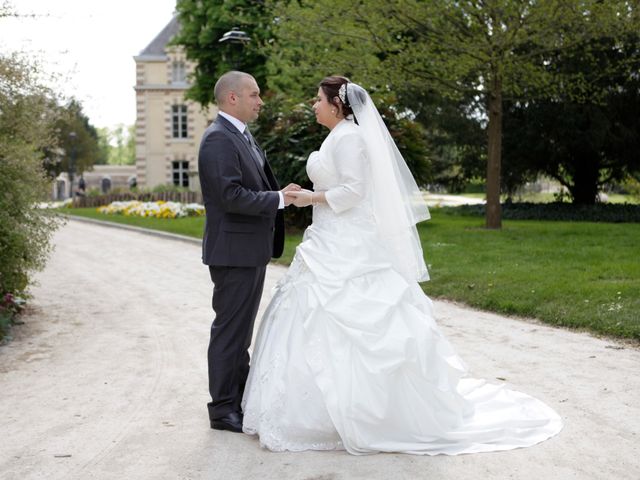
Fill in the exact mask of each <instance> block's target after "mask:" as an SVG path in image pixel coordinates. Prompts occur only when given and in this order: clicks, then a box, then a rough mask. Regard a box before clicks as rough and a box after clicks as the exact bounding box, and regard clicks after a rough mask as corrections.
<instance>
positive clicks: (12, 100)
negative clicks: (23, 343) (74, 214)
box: [0, 55, 58, 335]
mask: <svg viewBox="0 0 640 480" xmlns="http://www.w3.org/2000/svg"><path fill="white" fill-rule="evenodd" d="M34 76H35V73H34V69H33V66H32V65H30V64H28V63H27V62H25V61H24V60H21V59H20V58H18V57H16V56H15V55H14V56H2V55H0V299H7V298H17V297H23V296H24V291H25V289H26V288H27V285H28V283H29V275H30V273H31V272H32V271H33V270H36V269H39V268H42V267H43V266H44V262H45V259H46V256H47V253H48V252H49V250H50V244H49V239H50V237H51V234H52V233H53V230H54V229H55V227H56V225H57V223H58V220H57V217H56V216H55V213H54V212H53V211H51V210H50V209H41V208H38V203H39V202H40V201H42V200H43V199H45V197H46V194H47V192H48V190H49V188H50V182H49V180H48V179H47V178H46V176H45V172H44V168H43V158H42V157H43V154H42V150H43V148H44V147H46V146H51V143H47V142H51V138H52V135H51V132H50V126H51V125H52V123H53V122H52V116H53V113H52V108H51V103H52V102H51V97H50V96H49V92H48V91H47V90H46V89H44V88H43V87H40V86H39V85H38V84H37V83H36V81H35V80H34ZM7 294H11V297H7ZM3 302H4V300H3ZM7 305H8V303H7ZM7 305H4V304H3V312H4V313H3V315H2V322H3V324H4V326H5V327H6V324H7V322H8V321H9V320H8V319H10V318H12V316H13V314H15V309H13V308H12V309H8V308H7ZM7 312H11V314H9V313H7ZM0 335H2V333H1V332H0Z"/></svg>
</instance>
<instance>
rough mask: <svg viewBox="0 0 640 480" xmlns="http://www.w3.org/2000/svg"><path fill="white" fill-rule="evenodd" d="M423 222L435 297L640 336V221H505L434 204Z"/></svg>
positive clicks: (431, 292)
mask: <svg viewBox="0 0 640 480" xmlns="http://www.w3.org/2000/svg"><path fill="white" fill-rule="evenodd" d="M432 215H433V219H432V220H431V221H429V222H425V223H423V224H422V225H421V226H420V236H421V238H422V245H423V249H424V252H425V258H426V259H427V264H429V265H430V274H431V278H432V280H431V281H430V282H427V283H425V284H423V288H424V290H425V292H427V294H429V295H430V296H433V297H441V298H447V299H451V300H457V301H460V302H463V303H466V304H467V305H472V306H474V307H478V308H481V309H484V310H490V311H494V312H500V313H506V314H514V315H522V316H528V317H535V318H538V319H540V320H542V321H544V322H546V323H550V324H553V325H562V326H569V327H576V328H584V329H588V330H590V331H592V332H596V333H604V334H607V335H614V336H620V337H627V338H635V339H640V243H639V241H638V240H639V239H640V224H631V223H626V224H621V223H620V224H619V223H616V224H613V223H588V222H541V221H527V220H520V221H516V220H511V221H505V222H504V224H503V229H502V230H500V231H494V230H486V229H484V228H482V226H483V223H484V219H482V218H478V217H454V216H450V215H444V214H443V213H441V212H438V211H437V210H435V209H434V210H432Z"/></svg>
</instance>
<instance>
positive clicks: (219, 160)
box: [198, 132, 279, 217]
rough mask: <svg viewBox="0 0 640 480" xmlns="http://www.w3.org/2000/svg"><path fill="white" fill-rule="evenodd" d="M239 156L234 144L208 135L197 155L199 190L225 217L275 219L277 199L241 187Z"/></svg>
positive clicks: (216, 134)
mask: <svg viewBox="0 0 640 480" xmlns="http://www.w3.org/2000/svg"><path fill="white" fill-rule="evenodd" d="M241 161H242V160H241V158H240V155H239V153H238V151H237V149H236V147H235V145H234V143H233V141H232V140H231V139H230V138H229V137H228V136H226V135H225V134H223V133H222V132H211V133H210V134H209V135H208V136H207V138H206V139H205V140H204V142H203V144H202V146H201V148H200V154H199V164H198V169H199V171H200V176H201V178H202V179H203V180H204V181H203V185H202V188H203V190H204V189H207V190H208V191H211V192H215V195H214V197H215V198H216V200H217V201H218V202H219V203H220V205H221V206H222V209H223V210H224V211H226V212H228V213H239V214H242V215H257V216H269V217H275V214H276V211H277V209H278V203H279V195H278V192H274V191H258V190H251V189H249V188H247V187H246V186H245V185H244V184H243V178H242V177H243V174H242V167H241Z"/></svg>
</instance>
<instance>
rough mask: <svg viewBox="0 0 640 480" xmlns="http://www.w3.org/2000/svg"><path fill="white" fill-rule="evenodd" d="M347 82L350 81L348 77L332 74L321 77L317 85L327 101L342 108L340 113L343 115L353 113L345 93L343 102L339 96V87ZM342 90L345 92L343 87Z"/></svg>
mask: <svg viewBox="0 0 640 480" xmlns="http://www.w3.org/2000/svg"><path fill="white" fill-rule="evenodd" d="M347 83H350V82H349V79H348V78H345V77H339V76H337V75H334V76H331V77H325V78H323V79H322V81H321V82H320V85H319V87H320V88H321V89H322V91H323V92H324V94H325V95H326V96H327V100H328V101H329V103H330V104H331V105H333V106H334V107H336V108H339V109H342V114H343V115H344V116H345V117H346V116H348V115H353V110H351V106H350V105H349V99H348V98H347V97H346V95H345V101H344V102H343V101H342V100H341V96H340V87H342V86H343V85H345V86H346V84H347ZM342 91H343V92H345V89H344V88H343V89H342Z"/></svg>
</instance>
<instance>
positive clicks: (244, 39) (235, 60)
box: [218, 27, 251, 70]
mask: <svg viewBox="0 0 640 480" xmlns="http://www.w3.org/2000/svg"><path fill="white" fill-rule="evenodd" d="M250 41H251V39H250V38H249V35H247V33H246V32H243V31H242V30H240V29H239V28H238V27H233V28H232V29H231V30H230V31H228V32H227V33H225V34H224V35H222V38H220V39H219V40H218V43H222V44H224V45H231V47H230V48H231V53H230V60H231V62H230V63H231V64H232V65H233V68H235V69H236V70H237V69H238V67H239V66H240V53H241V52H242V47H243V46H244V45H246V44H247V43H249V42H250ZM236 50H237V51H236Z"/></svg>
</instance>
